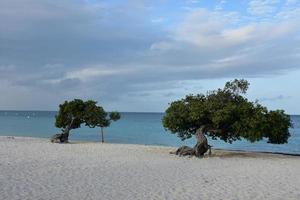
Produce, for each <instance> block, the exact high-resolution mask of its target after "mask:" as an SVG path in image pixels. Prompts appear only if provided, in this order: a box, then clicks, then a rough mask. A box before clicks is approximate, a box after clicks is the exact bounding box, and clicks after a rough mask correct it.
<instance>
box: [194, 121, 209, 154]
mask: <svg viewBox="0 0 300 200" xmlns="http://www.w3.org/2000/svg"><path fill="white" fill-rule="evenodd" d="M204 133H205V127H204V126H203V127H201V128H200V129H198V130H197V132H196V138H197V144H196V145H195V146H194V151H195V156H197V157H201V156H203V155H204V154H205V153H206V152H207V150H208V149H209V145H208V142H207V138H206V137H205V135H204Z"/></svg>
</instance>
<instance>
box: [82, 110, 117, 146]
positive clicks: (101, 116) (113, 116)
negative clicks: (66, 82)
mask: <svg viewBox="0 0 300 200" xmlns="http://www.w3.org/2000/svg"><path fill="white" fill-rule="evenodd" d="M87 115H88V116H87V117H86V122H87V124H88V126H89V127H91V128H95V127H100V130H101V142H102V143H104V128H105V127H108V126H110V124H111V122H112V121H117V120H119V119H120V118H121V115H120V113H118V112H111V113H109V114H108V113H107V112H106V111H105V110H104V109H103V108H102V107H101V106H98V107H97V108H96V109H93V112H87Z"/></svg>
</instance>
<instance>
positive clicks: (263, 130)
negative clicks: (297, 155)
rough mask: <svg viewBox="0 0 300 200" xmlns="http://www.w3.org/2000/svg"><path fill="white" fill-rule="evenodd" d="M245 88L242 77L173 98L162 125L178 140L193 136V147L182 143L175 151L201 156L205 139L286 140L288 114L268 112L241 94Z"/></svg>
mask: <svg viewBox="0 0 300 200" xmlns="http://www.w3.org/2000/svg"><path fill="white" fill-rule="evenodd" d="M248 87H249V83H248V82H247V81H246V80H243V79H241V80H237V79H235V80H233V81H231V82H227V83H226V84H225V87H224V88H223V89H217V90H213V91H209V92H208V93H207V94H206V95H204V94H197V95H187V96H186V97H185V98H184V99H181V100H177V101H174V102H172V103H171V104H170V106H169V108H167V110H166V114H165V116H164V118H163V126H164V128H165V129H166V130H169V131H170V132H171V133H173V134H177V135H178V137H180V138H181V139H182V140H185V139H188V138H191V137H192V136H193V135H196V138H197V144H196V145H195V147H194V148H189V147H186V146H183V147H181V148H179V149H178V150H177V152H176V154H182V155H196V156H203V155H204V153H206V152H207V150H208V149H209V147H210V146H209V145H208V143H207V138H206V136H208V137H211V138H212V139H221V140H223V141H225V142H228V143H232V142H233V141H236V140H240V139H242V138H244V139H246V140H248V141H250V142H256V141H259V140H262V139H263V138H266V139H268V142H269V143H274V144H282V143H287V142H288V138H289V136H290V133H289V127H291V126H292V123H291V119H290V117H289V115H286V114H285V113H284V111H283V110H275V111H268V109H267V108H266V107H264V106H262V105H260V104H259V103H258V102H257V101H255V102H251V101H249V100H248V99H247V98H246V97H245V96H244V95H245V94H246V92H247V90H248Z"/></svg>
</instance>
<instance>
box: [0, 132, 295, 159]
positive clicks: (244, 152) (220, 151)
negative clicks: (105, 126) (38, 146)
mask: <svg viewBox="0 0 300 200" xmlns="http://www.w3.org/2000/svg"><path fill="white" fill-rule="evenodd" d="M1 138H7V139H21V140H22V139H25V140H26V139H33V140H41V141H46V142H48V143H50V144H53V143H51V142H50V139H48V138H43V137H29V136H26V137H23V136H0V140H1ZM68 144H71V145H72V144H75V145H76V144H105V145H125V146H126V145H128V146H136V147H150V148H151V147H153V148H162V149H168V150H173V151H174V150H176V149H177V148H178V147H179V146H178V147H173V146H166V145H149V144H130V143H110V142H105V143H101V142H96V141H85V140H70V142H69V143H66V145H68ZM60 145H64V144H60ZM212 152H213V153H217V155H221V156H223V154H224V155H232V156H234V155H235V154H236V155H239V156H240V155H245V156H249V155H252V156H288V157H289V156H291V157H300V154H296V153H295V154H294V153H282V152H268V151H247V150H237V149H221V148H212ZM206 154H207V153H206ZM206 156H207V155H206ZM213 156H214V155H212V156H211V157H213ZM187 157H188V156H187Z"/></svg>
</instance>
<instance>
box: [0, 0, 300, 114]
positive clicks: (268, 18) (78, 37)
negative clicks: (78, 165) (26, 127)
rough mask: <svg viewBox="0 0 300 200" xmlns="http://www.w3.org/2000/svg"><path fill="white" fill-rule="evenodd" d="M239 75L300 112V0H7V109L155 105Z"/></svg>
mask: <svg viewBox="0 0 300 200" xmlns="http://www.w3.org/2000/svg"><path fill="white" fill-rule="evenodd" d="M233 78H246V79H248V80H249V81H250V83H251V88H250V90H249V94H248V98H249V99H251V100H255V99H258V100H260V101H261V103H262V104H264V105H266V106H268V107H269V108H270V109H277V108H280V109H285V110H286V111H287V112H288V113H291V114H300V104H299V103H300V0H248V1H246V0H239V1H229V0H227V1H226V0H219V1H216V0H180V1H179V0H157V1H154V0H149V1H147V0H132V1H125V0H123V1H121V0H107V1H104V0H103V1H101V0H1V1H0V110H4V109H5V110H11V109H13V110H56V109H57V105H58V104H59V103H61V102H62V101H64V100H65V99H73V98H83V99H94V100H97V101H99V103H100V104H101V105H103V106H104V107H105V108H106V109H107V110H119V111H154V112H158V111H164V109H165V108H166V107H167V105H168V103H169V102H171V101H173V100H175V99H178V98H181V97H184V96H185V94H190V93H205V92H206V91H207V90H211V89H214V88H217V87H223V84H224V83H225V82H226V81H227V80H230V79H233Z"/></svg>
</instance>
